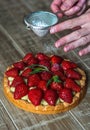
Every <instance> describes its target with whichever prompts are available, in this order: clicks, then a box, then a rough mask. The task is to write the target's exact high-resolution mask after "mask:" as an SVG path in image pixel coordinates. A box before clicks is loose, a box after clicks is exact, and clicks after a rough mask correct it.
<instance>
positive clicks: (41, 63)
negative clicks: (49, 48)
mask: <svg viewBox="0 0 90 130" xmlns="http://www.w3.org/2000/svg"><path fill="white" fill-rule="evenodd" d="M39 64H40V65H43V66H46V67H47V68H48V69H50V67H51V64H50V62H49V61H47V60H41V61H40V62H39Z"/></svg>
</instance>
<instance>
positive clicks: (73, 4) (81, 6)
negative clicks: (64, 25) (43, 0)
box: [51, 0, 87, 17]
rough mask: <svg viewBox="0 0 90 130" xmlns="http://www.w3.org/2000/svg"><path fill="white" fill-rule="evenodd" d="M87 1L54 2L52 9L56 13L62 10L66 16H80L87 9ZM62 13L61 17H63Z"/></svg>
mask: <svg viewBox="0 0 90 130" xmlns="http://www.w3.org/2000/svg"><path fill="white" fill-rule="evenodd" d="M86 1H87V0H69V1H68V0H53V2H52V4H51V9H52V11H53V12H54V13H56V12H58V11H60V10H62V11H63V12H64V14H65V15H67V16H71V15H74V14H77V15H80V14H81V13H82V12H83V11H84V10H85V8H86V4H87V2H86ZM62 15H63V14H62V13H60V14H59V17H62Z"/></svg>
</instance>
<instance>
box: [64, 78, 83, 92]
mask: <svg viewBox="0 0 90 130" xmlns="http://www.w3.org/2000/svg"><path fill="white" fill-rule="evenodd" d="M65 87H66V88H70V89H72V90H73V91H75V92H80V90H81V88H80V86H79V85H78V84H77V83H76V82H75V81H74V80H72V79H70V78H67V79H66V82H65Z"/></svg>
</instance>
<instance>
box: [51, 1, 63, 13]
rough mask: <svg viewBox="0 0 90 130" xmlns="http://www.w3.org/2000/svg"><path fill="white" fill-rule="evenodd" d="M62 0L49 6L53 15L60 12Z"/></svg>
mask: <svg viewBox="0 0 90 130" xmlns="http://www.w3.org/2000/svg"><path fill="white" fill-rule="evenodd" d="M61 2H62V0H54V1H53V2H52V4H51V9H52V11H53V12H54V13H56V12H58V11H59V10H60V5H61Z"/></svg>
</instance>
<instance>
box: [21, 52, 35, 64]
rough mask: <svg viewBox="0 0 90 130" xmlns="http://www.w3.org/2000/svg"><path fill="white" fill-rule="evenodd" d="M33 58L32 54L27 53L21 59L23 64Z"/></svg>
mask: <svg viewBox="0 0 90 130" xmlns="http://www.w3.org/2000/svg"><path fill="white" fill-rule="evenodd" d="M31 57H33V54H32V53H27V54H26V55H25V56H24V58H23V59H22V60H23V62H24V63H28V60H29V59H30V58H31Z"/></svg>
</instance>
